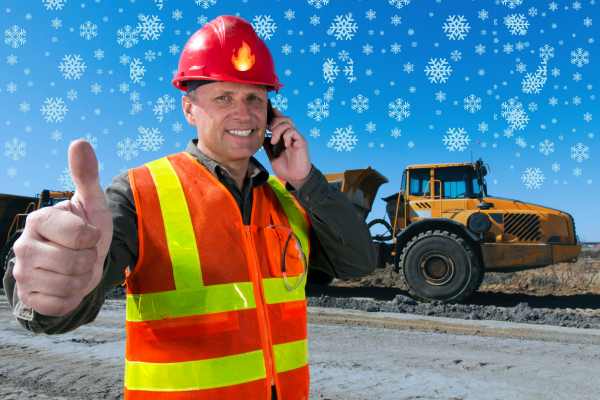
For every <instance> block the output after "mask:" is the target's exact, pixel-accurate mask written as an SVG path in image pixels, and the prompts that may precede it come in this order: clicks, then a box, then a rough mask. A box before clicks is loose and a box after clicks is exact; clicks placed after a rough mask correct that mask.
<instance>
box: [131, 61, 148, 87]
mask: <svg viewBox="0 0 600 400" xmlns="http://www.w3.org/2000/svg"><path fill="white" fill-rule="evenodd" d="M145 73H146V68H145V67H144V64H143V63H142V60H140V59H139V58H134V59H133V60H131V62H130V63H129V78H130V79H131V80H132V81H133V83H140V82H141V81H142V79H143V78H144V74H145Z"/></svg>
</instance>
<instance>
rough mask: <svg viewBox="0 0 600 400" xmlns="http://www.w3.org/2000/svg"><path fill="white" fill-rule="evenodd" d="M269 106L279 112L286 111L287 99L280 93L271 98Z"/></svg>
mask: <svg viewBox="0 0 600 400" xmlns="http://www.w3.org/2000/svg"><path fill="white" fill-rule="evenodd" d="M271 104H272V105H273V107H275V108H276V109H278V110H279V111H285V110H287V109H288V99H287V97H285V96H284V95H282V94H281V93H277V94H276V95H275V96H273V97H272V98H271Z"/></svg>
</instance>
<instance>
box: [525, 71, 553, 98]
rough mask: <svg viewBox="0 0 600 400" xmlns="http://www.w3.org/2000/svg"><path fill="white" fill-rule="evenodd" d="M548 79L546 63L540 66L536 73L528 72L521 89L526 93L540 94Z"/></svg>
mask: <svg viewBox="0 0 600 400" xmlns="http://www.w3.org/2000/svg"><path fill="white" fill-rule="evenodd" d="M547 81H548V69H547V67H546V65H541V66H539V67H538V69H537V71H536V72H535V73H533V74H532V73H528V74H527V75H525V78H523V80H522V81H521V90H522V91H523V93H525V94H538V93H540V92H541V91H542V88H543V87H544V85H546V82H547Z"/></svg>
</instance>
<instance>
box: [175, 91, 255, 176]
mask: <svg viewBox="0 0 600 400" xmlns="http://www.w3.org/2000/svg"><path fill="white" fill-rule="evenodd" d="M182 106H183V111H184V115H185V117H186V119H187V121H188V122H189V123H190V124H191V125H194V126H196V129H197V131H198V146H199V147H200V150H202V151H203V152H205V153H206V155H208V156H209V157H211V158H213V159H214V160H216V161H218V162H220V163H223V164H225V165H227V164H228V163H230V162H236V161H242V160H248V159H249V158H250V156H252V155H253V154H254V153H256V151H257V150H258V149H259V148H260V146H261V145H262V143H263V139H264V134H265V128H266V125H267V90H266V88H264V87H262V86H256V85H248V84H242V83H234V82H213V83H209V84H204V85H202V86H200V87H198V88H197V89H196V90H194V91H193V92H192V93H191V94H190V95H188V96H184V97H183V102H182Z"/></svg>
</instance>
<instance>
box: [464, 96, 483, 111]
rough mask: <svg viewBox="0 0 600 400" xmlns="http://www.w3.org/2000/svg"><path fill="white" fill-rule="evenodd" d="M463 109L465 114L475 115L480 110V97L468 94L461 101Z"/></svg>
mask: <svg viewBox="0 0 600 400" xmlns="http://www.w3.org/2000/svg"><path fill="white" fill-rule="evenodd" d="M463 107H464V109H465V111H466V112H468V113H471V114H475V113H476V112H477V111H479V110H481V97H477V96H475V95H474V94H470V95H468V96H467V97H465V98H464V99H463Z"/></svg>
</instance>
